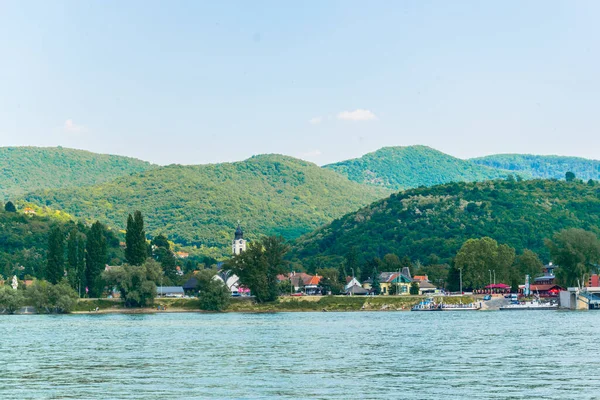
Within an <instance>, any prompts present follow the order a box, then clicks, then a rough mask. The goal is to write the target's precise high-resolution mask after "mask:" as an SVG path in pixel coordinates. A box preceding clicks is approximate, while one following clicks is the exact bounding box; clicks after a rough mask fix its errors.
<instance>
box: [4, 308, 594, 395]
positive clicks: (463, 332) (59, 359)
mask: <svg viewBox="0 0 600 400" xmlns="http://www.w3.org/2000/svg"><path fill="white" fill-rule="evenodd" d="M598 338H600V312H593V311H591V312H560V311H559V312H556V311H533V312H527V311H514V312H507V313H503V312H465V313H458V312H457V313H410V312H354V313H280V314H236V313H230V314H155V315H66V316H30V315H27V316H25V315H23V316H0V340H1V342H0V361H1V367H0V398H2V399H11V398H15V399H27V398H77V399H79V398H94V399H96V398H97V399H114V398H119V399H121V398H136V399H138V398H147V399H189V398H294V399H296V398H322V399H334V398H339V399H351V398H361V399H362V398H403V399H442V398H443V399H457V398H465V399H466V398H492V399H506V398H545V399H554V398H555V399H569V398H578V399H587V398H589V399H592V398H598V396H600V380H599V379H596V375H597V374H596V368H595V365H594V362H595V361H596V355H597V351H598Z"/></svg>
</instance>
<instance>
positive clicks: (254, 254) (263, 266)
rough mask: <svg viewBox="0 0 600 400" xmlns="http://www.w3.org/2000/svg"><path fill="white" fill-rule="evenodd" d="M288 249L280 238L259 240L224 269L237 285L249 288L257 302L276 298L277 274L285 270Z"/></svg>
mask: <svg viewBox="0 0 600 400" xmlns="http://www.w3.org/2000/svg"><path fill="white" fill-rule="evenodd" d="M288 249H289V246H288V245H287V244H286V243H285V241H284V239H283V238H282V237H277V236H269V237H263V238H262V239H261V240H260V241H257V242H251V243H250V244H249V246H248V248H247V249H246V251H244V252H242V253H241V254H239V255H236V256H234V257H233V258H232V259H231V260H230V262H229V263H228V268H229V269H230V270H231V272H233V273H234V274H236V275H237V276H238V277H239V278H240V283H241V284H242V285H244V286H246V287H248V288H249V289H250V291H251V292H252V294H253V295H254V296H255V298H256V300H257V301H258V302H261V303H262V302H267V301H274V300H276V299H277V295H278V289H277V275H278V274H282V273H284V272H285V271H286V266H287V261H286V260H285V259H284V256H285V254H286V253H287V251H288Z"/></svg>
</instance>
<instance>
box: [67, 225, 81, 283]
mask: <svg viewBox="0 0 600 400" xmlns="http://www.w3.org/2000/svg"><path fill="white" fill-rule="evenodd" d="M78 236H79V232H77V229H75V228H73V229H71V231H70V232H69V237H68V239H67V279H68V280H69V284H70V285H71V287H72V288H74V289H75V290H77V283H78V281H79V277H78V276H77V252H78V251H79V247H78V240H77V239H78Z"/></svg>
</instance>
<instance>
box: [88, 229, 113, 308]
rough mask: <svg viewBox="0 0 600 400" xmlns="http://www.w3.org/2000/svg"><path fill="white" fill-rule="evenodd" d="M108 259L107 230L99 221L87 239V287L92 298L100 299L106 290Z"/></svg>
mask: <svg viewBox="0 0 600 400" xmlns="http://www.w3.org/2000/svg"><path fill="white" fill-rule="evenodd" d="M107 258H108V249H107V244H106V228H105V227H104V225H102V224H101V223H100V222H99V221H96V222H94V224H93V225H92V228H91V229H90V232H89V234H88V237H87V245H86V270H85V272H86V273H85V278H86V285H87V288H88V290H89V293H88V294H89V296H90V297H100V296H101V295H102V290H103V288H104V283H103V281H102V275H101V274H102V271H104V267H105V265H106V261H107Z"/></svg>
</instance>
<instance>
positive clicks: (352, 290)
mask: <svg viewBox="0 0 600 400" xmlns="http://www.w3.org/2000/svg"><path fill="white" fill-rule="evenodd" d="M367 293H369V291H368V290H367V289H364V288H363V287H362V286H358V285H354V286H350V287H349V288H348V289H346V294H367Z"/></svg>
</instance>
